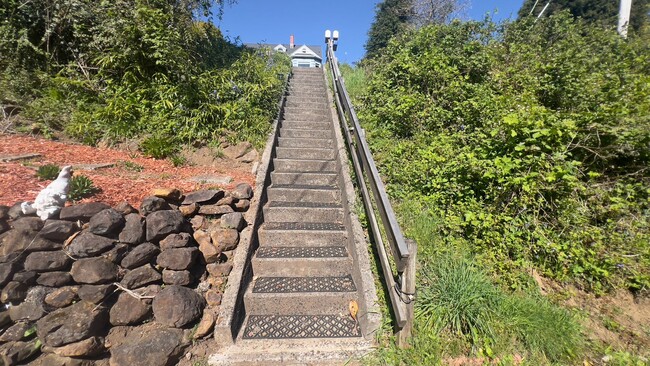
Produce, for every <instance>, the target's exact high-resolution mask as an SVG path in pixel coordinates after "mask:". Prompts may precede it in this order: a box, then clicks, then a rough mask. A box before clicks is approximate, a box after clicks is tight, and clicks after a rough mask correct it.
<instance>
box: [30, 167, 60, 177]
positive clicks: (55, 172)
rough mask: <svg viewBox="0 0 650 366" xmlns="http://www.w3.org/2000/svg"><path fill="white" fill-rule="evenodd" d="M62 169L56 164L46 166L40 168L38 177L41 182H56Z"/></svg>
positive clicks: (37, 172)
mask: <svg viewBox="0 0 650 366" xmlns="http://www.w3.org/2000/svg"><path fill="white" fill-rule="evenodd" d="M60 172H61V168H59V166H58V165H54V164H45V165H41V166H39V167H38V170H37V171H36V176H37V177H38V179H40V180H54V179H56V178H57V177H58V176H59V173H60Z"/></svg>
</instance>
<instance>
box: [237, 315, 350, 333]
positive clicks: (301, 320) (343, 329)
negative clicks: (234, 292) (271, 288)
mask: <svg viewBox="0 0 650 366" xmlns="http://www.w3.org/2000/svg"><path fill="white" fill-rule="evenodd" d="M351 337H361V331H360V329H359V324H358V323H357V321H356V320H354V319H352V317H351V316H349V315H347V314H336V315H250V316H249V317H248V322H247V323H246V327H245V329H244V334H243V338H244V339H288V338H351Z"/></svg>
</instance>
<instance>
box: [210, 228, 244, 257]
mask: <svg viewBox="0 0 650 366" xmlns="http://www.w3.org/2000/svg"><path fill="white" fill-rule="evenodd" d="M210 237H211V238H212V244H213V245H214V246H216V247H217V248H218V250H219V251H220V252H227V251H229V250H233V249H235V248H237V244H239V231H237V230H235V229H215V230H213V231H212V232H211V233H210Z"/></svg>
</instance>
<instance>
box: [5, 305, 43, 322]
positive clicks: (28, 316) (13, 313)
mask: <svg viewBox="0 0 650 366" xmlns="http://www.w3.org/2000/svg"><path fill="white" fill-rule="evenodd" d="M44 315H45V309H43V305H41V304H37V303H34V302H28V301H25V302H23V303H22V304H20V305H16V306H12V307H10V308H9V317H11V320H13V321H14V322H17V321H19V320H27V321H31V322H34V321H37V320H38V319H40V318H42V317H43V316H44Z"/></svg>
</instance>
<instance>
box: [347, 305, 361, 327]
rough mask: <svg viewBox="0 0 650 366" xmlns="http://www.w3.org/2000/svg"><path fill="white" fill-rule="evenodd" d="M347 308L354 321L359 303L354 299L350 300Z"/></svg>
mask: <svg viewBox="0 0 650 366" xmlns="http://www.w3.org/2000/svg"><path fill="white" fill-rule="evenodd" d="M348 309H349V310H350V316H351V317H352V319H354V321H355V322H356V321H358V320H357V313H358V312H359V304H357V302H356V301H355V300H350V304H349V305H348Z"/></svg>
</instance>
